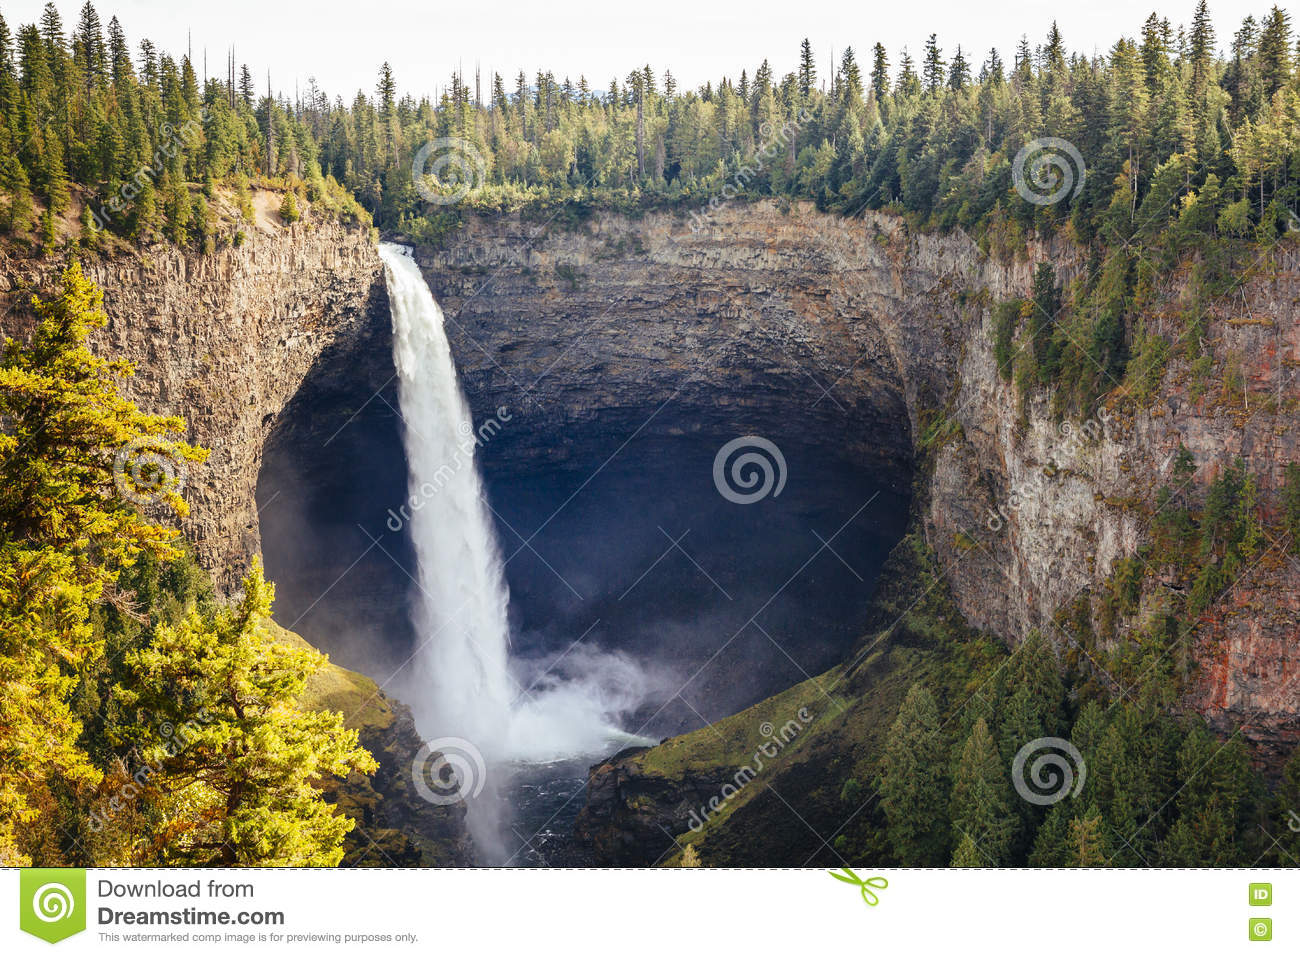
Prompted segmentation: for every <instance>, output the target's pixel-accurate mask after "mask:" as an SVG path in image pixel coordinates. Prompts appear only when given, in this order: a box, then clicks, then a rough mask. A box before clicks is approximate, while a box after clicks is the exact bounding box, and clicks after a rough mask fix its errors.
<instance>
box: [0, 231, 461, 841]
mask: <svg viewBox="0 0 1300 957" xmlns="http://www.w3.org/2000/svg"><path fill="white" fill-rule="evenodd" d="M62 267H63V263H62V262H58V261H55V260H52V259H45V258H41V259H27V258H18V257H14V256H11V255H9V254H8V252H7V251H6V250H4V249H3V248H2V247H0V310H2V312H0V315H3V318H2V319H0V331H3V332H4V333H5V334H7V335H21V334H22V333H23V332H24V331H25V329H26V328H27V327H28V326H29V324H30V322H31V319H32V317H31V315H30V310H28V309H27V308H26V305H27V302H28V301H29V298H30V294H31V292H32V291H47V290H52V289H54V288H56V287H57V281H58V274H59V273H60V271H61V270H62ZM83 268H84V269H85V272H86V274H87V276H88V277H89V278H90V279H92V280H93V281H94V282H95V283H96V284H98V285H99V286H100V288H101V289H103V291H104V306H105V312H106V313H107V314H108V317H109V325H108V327H107V328H105V329H103V330H100V331H99V332H97V333H96V341H95V342H94V343H93V345H94V346H95V347H96V348H97V349H99V350H101V351H102V352H104V353H107V354H111V355H114V356H119V357H122V358H126V359H128V360H130V361H131V362H132V363H134V365H135V370H136V371H135V375H134V376H133V377H132V378H131V379H129V380H127V382H126V383H125V385H124V387H123V391H124V392H125V393H126V394H128V395H129V396H130V397H131V398H132V399H133V400H134V401H135V402H136V403H137V404H138V405H139V406H140V407H141V408H143V409H145V410H147V411H150V412H155V413H162V414H176V415H181V416H183V417H184V418H185V420H186V422H187V424H188V427H189V432H188V435H187V438H188V439H189V441H191V442H193V443H196V444H199V445H202V446H205V447H207V448H209V449H211V450H212V454H211V455H210V457H209V458H208V461H207V462H206V463H205V464H204V465H202V466H197V467H194V468H193V469H191V470H190V471H189V473H188V475H187V481H186V486H185V489H184V497H185V499H186V501H187V502H188V503H189V505H190V514H189V516H188V518H187V519H185V520H184V521H183V522H182V530H183V532H184V533H185V536H186V537H187V538H188V539H189V540H190V541H191V542H192V543H193V545H194V548H195V551H196V553H197V555H198V557H199V559H200V561H202V562H203V564H204V565H205V566H207V567H208V569H209V570H210V571H212V573H213V576H214V578H215V579H216V581H217V584H218V587H221V588H224V589H226V590H230V589H232V588H233V587H235V586H237V584H238V582H239V580H240V578H241V577H242V575H243V573H244V572H245V571H246V570H247V567H248V564H249V562H250V560H251V559H252V557H253V556H254V555H256V554H258V553H259V552H260V551H261V538H260V527H259V510H258V505H257V502H256V501H255V494H254V493H255V490H256V487H257V482H258V475H259V470H260V468H261V465H262V461H263V453H264V446H265V445H266V444H267V443H268V441H269V439H270V437H271V436H272V434H273V432H274V431H275V430H276V427H277V425H278V424H279V419H280V417H281V415H282V413H283V412H284V410H285V409H286V408H287V407H288V406H289V405H290V404H291V402H292V400H293V399H294V398H295V397H296V396H298V395H299V393H300V392H303V391H306V392H307V393H309V394H311V389H304V383H305V382H310V383H311V384H312V386H311V387H312V388H314V389H318V390H319V389H325V388H328V387H329V380H330V379H333V378H337V377H339V376H347V375H352V376H355V377H356V378H357V379H358V381H359V382H360V383H361V384H360V385H358V386H357V388H358V389H359V390H360V389H363V388H365V387H366V386H367V384H368V383H369V381H370V378H375V379H377V380H378V383H379V384H380V386H382V377H381V371H376V368H377V367H378V368H379V369H380V370H382V369H383V368H385V367H386V369H387V372H386V373H383V374H390V373H391V371H392V359H391V351H390V350H391V346H390V340H389V335H388V333H389V316H388V300H387V294H386V292H385V290H384V284H383V274H382V267H381V263H380V261H379V258H378V255H377V254H376V251H375V248H374V245H373V244H372V243H371V241H370V236H369V232H368V230H361V231H358V230H350V229H345V228H343V227H342V226H340V225H338V224H337V223H334V222H330V221H325V222H322V221H319V220H315V219H313V217H311V216H310V214H308V215H307V216H306V217H305V218H304V219H303V220H302V221H300V222H299V223H298V224H296V225H295V226H293V227H292V228H290V229H283V230H276V231H274V232H272V231H267V230H263V229H259V228H251V229H249V231H248V237H247V241H246V242H244V243H243V244H242V245H240V246H238V247H227V248H225V249H222V250H219V251H218V252H216V253H214V254H212V255H208V256H202V257H196V256H194V255H191V254H186V253H184V252H181V251H179V250H177V249H176V248H175V247H172V246H170V245H166V244H162V245H158V246H154V247H151V248H150V249H148V250H147V251H145V252H144V253H143V254H142V255H140V256H139V257H138V258H137V257H135V256H131V257H115V258H108V259H91V260H89V261H87V262H85V263H84V264H83ZM340 357H344V358H343V359H342V360H340ZM348 357H360V358H359V359H357V358H348ZM322 370H323V371H322ZM366 370H370V372H371V373H372V375H371V376H370V377H369V378H368V377H367V375H366ZM343 418H346V413H345V415H344V416H343ZM341 420H342V419H341ZM341 420H340V421H341ZM302 421H305V422H307V423H308V424H309V423H310V421H311V412H310V410H308V412H307V413H306V414H305V415H304V416H302V417H300V423H299V424H300V426H301V423H302ZM267 504H268V506H269V503H267ZM277 617H282V616H281V615H277ZM290 620H292V619H290ZM300 630H301V631H302V632H303V634H304V635H306V636H307V637H308V638H311V639H313V640H314V641H315V642H316V643H317V644H318V645H319V644H320V643H321V638H322V636H321V635H318V634H316V633H314V632H312V631H311V630H309V629H307V628H301V629H300ZM277 634H280V635H281V637H282V638H283V640H287V641H290V642H297V641H300V640H301V639H299V638H297V636H295V635H291V634H289V633H288V632H282V631H279V630H277ZM308 698H309V702H310V704H311V705H312V706H316V707H321V708H329V709H331V710H337V711H341V712H342V713H343V714H344V717H345V719H346V720H347V721H348V725H349V727H355V728H357V729H358V730H359V733H360V736H361V741H362V744H363V745H364V746H365V747H366V748H367V749H369V750H370V751H371V753H372V754H374V755H375V757H376V759H377V760H378V761H379V765H380V766H379V769H378V770H377V771H376V772H375V774H374V775H372V776H371V777H369V778H366V777H364V776H361V775H355V776H353V778H351V779H349V780H348V781H347V782H339V783H336V784H332V785H331V786H330V788H329V791H328V793H327V796H328V798H329V799H330V800H331V801H333V802H335V803H336V804H338V805H339V806H340V807H341V808H342V809H343V810H344V811H345V812H346V813H348V814H349V815H350V816H352V817H353V818H354V819H355V820H356V821H357V828H356V829H355V830H354V831H353V832H352V834H351V835H350V836H349V838H348V845H347V857H346V858H345V863H346V864H353V865H379V866H384V865H391V864H394V863H396V864H402V865H425V866H432V865H444V864H468V863H471V862H472V860H473V850H472V848H471V847H470V844H469V838H468V833H467V831H466V829H465V826H464V807H463V805H450V806H434V805H431V804H428V803H427V802H425V801H423V800H421V799H420V797H419V796H418V795H417V794H415V793H414V786H413V785H412V782H411V762H412V760H413V759H414V757H415V755H416V753H417V752H418V751H419V749H420V747H421V744H422V740H421V738H420V736H419V734H418V732H417V730H416V728H415V725H414V722H413V721H412V719H411V715H410V711H409V710H408V709H407V708H406V706H405V705H403V704H401V703H400V702H398V701H395V700H393V699H391V698H389V697H387V696H386V695H385V694H384V693H383V692H382V691H381V690H380V689H379V688H378V687H377V686H376V685H375V683H374V682H373V681H372V680H371V679H369V678H366V677H365V676H363V675H360V674H357V673H355V672H350V671H346V670H344V669H343V668H340V667H338V666H337V665H336V664H331V665H329V666H328V667H327V668H326V669H325V671H323V672H322V673H321V674H320V675H318V676H317V677H316V678H314V679H313V681H312V683H311V685H310V687H309V692H308Z"/></svg>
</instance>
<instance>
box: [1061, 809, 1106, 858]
mask: <svg viewBox="0 0 1300 957" xmlns="http://www.w3.org/2000/svg"><path fill="white" fill-rule="evenodd" d="M1109 860H1110V852H1109V844H1108V842H1107V839H1106V825H1105V823H1104V822H1103V821H1102V819H1101V812H1100V811H1098V810H1097V808H1096V807H1090V808H1088V811H1087V813H1085V814H1084V815H1083V816H1082V817H1078V818H1075V819H1074V820H1072V821H1071V822H1070V836H1069V856H1068V861H1067V863H1068V864H1069V866H1070V867H1105V866H1106V865H1107V862H1108V861H1109Z"/></svg>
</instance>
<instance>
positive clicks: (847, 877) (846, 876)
mask: <svg viewBox="0 0 1300 957" xmlns="http://www.w3.org/2000/svg"><path fill="white" fill-rule="evenodd" d="M828 873H829V874H830V875H831V877H833V878H835V879H836V880H837V881H843V882H844V883H845V884H852V885H853V886H854V887H857V888H859V889H860V890H861V891H862V899H863V900H864V901H866V902H867V906H868V907H875V906H876V905H877V904H879V903H880V897H879V896H877V894H876V892H875V891H873V890H872V889H871V888H873V887H874V888H876V890H882V891H883V890H884V889H885V888H886V887H888V886H889V881H887V880H885V878H883V877H868V878H867V879H866V880H863V879H862V878H861V877H858V875H857V874H854V873H853V871H851V870H849V869H848V868H847V867H846V868H844V873H843V874H839V873H836V872H835V871H828Z"/></svg>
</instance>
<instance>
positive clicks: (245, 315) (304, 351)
mask: <svg viewBox="0 0 1300 957" xmlns="http://www.w3.org/2000/svg"><path fill="white" fill-rule="evenodd" d="M0 256H2V257H3V260H2V261H0V277H3V278H2V279H0V282H2V283H3V286H2V287H0V309H3V310H4V311H5V313H7V314H9V315H10V316H11V318H9V319H4V320H0V326H2V327H3V331H4V332H6V333H9V334H12V333H14V332H16V331H21V330H20V328H19V327H21V325H22V324H23V322H24V321H25V316H24V312H25V309H24V308H23V306H24V304H25V302H26V301H27V299H28V297H29V295H30V291H31V290H42V289H51V288H54V287H55V285H56V283H57V278H58V273H59V271H60V270H61V269H62V263H61V262H56V261H53V260H50V259H16V258H11V257H8V256H6V255H4V254H3V253H0ZM83 266H84V269H85V271H86V274H87V276H88V277H89V278H90V279H91V280H93V281H94V282H95V283H96V284H98V285H99V286H100V288H101V289H103V290H104V303H105V311H106V312H107V313H108V317H109V326H108V328H106V329H104V330H101V331H100V332H99V333H97V335H96V341H95V342H94V345H95V346H96V347H98V348H100V349H102V350H104V351H105V352H108V353H111V354H113V355H116V356H120V357H122V358H125V359H128V360H130V361H131V362H133V363H134V364H135V375H134V376H133V377H132V378H131V379H130V380H128V381H127V383H126V384H125V387H124V392H126V393H127V394H128V395H129V396H130V397H131V398H132V399H133V400H135V401H136V402H137V404H139V405H140V406H141V407H142V408H144V409H146V410H148V411H150V412H155V413H159V414H175V415H181V416H183V417H184V418H185V419H186V422H187V423H188V426H189V434H188V438H189V440H190V441H192V442H195V443H197V444H199V445H203V446H206V447H207V448H209V449H211V450H212V454H211V455H210V456H209V458H208V461H207V462H206V463H205V464H204V465H202V466H198V467H195V468H194V469H192V470H190V473H189V475H188V477H187V482H186V489H185V492H184V494H185V499H186V501H187V502H188V503H189V505H190V515H189V517H188V518H187V519H185V521H184V522H183V524H182V529H183V531H184V533H185V535H186V537H187V538H188V539H189V540H190V541H191V542H193V544H194V546H195V549H196V552H197V554H198V556H199V559H200V561H202V562H203V564H204V565H205V566H207V567H208V568H209V570H211V571H212V572H213V575H214V577H215V578H216V580H217V584H218V587H221V588H223V589H229V588H231V587H233V586H234V585H235V584H237V583H238V581H239V579H240V578H241V577H242V574H243V572H244V570H245V569H246V568H247V566H248V562H249V560H250V559H251V558H252V556H253V555H255V554H257V552H258V551H259V549H260V538H259V531H258V515H257V506H256V504H255V501H254V489H255V487H256V483H257V475H258V469H259V466H260V463H261V458H262V447H263V444H264V442H265V440H266V438H267V436H268V435H269V434H270V432H271V429H272V427H273V425H274V423H275V420H276V417H277V416H278V415H279V414H280V412H281V410H282V409H283V408H284V407H285V405H287V404H288V402H289V400H290V399H292V398H293V396H294V395H295V393H296V392H297V391H298V389H299V387H300V386H301V384H302V382H303V380H304V379H305V378H306V377H307V375H308V373H309V371H310V370H311V369H312V367H313V365H315V364H316V363H317V362H318V360H320V358H321V356H322V355H323V354H325V353H327V352H328V351H329V350H331V349H340V348H342V349H346V348H348V347H349V344H350V343H352V342H354V341H356V340H358V339H360V338H362V337H363V336H364V335H365V333H366V332H367V330H368V329H369V328H371V327H372V325H373V324H375V323H378V324H380V326H381V328H385V327H386V323H387V298H386V295H385V293H384V286H383V276H382V272H381V266H380V262H379V258H378V256H377V255H376V253H375V249H374V246H373V245H372V243H371V242H370V238H369V234H368V232H367V231H364V230H362V231H358V230H349V229H345V228H344V227H342V226H340V225H338V224H337V223H334V222H321V221H318V220H312V219H310V218H306V219H304V220H303V221H301V222H300V223H298V224H296V225H294V226H293V227H291V228H289V229H286V230H282V231H280V232H279V233H276V234H269V233H266V232H263V231H262V230H259V229H250V230H249V231H248V236H247V240H246V241H245V242H244V243H243V244H242V245H241V246H238V247H227V248H224V249H222V250H219V251H217V252H216V253H214V254H213V255H210V256H195V255H193V254H189V253H186V252H183V251H180V250H178V249H176V248H175V247H172V246H170V245H167V244H159V245H156V246H153V247H150V248H149V249H148V250H147V251H146V252H144V253H143V254H142V255H140V256H139V257H135V256H131V257H116V258H110V259H89V260H88V261H86V262H85V263H84V264H83ZM15 307H17V308H15Z"/></svg>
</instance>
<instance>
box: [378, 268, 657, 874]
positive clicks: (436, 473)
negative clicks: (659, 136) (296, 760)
mask: <svg viewBox="0 0 1300 957" xmlns="http://www.w3.org/2000/svg"><path fill="white" fill-rule="evenodd" d="M379 255H380V257H381V258H382V259H383V261H384V266H385V275H386V278H387V283H388V298H389V302H390V303H391V308H392V318H393V361H394V363H395V365H396V367H397V376H398V399H399V402H400V405H401V415H402V421H403V433H404V443H405V446H406V458H407V466H408V470H409V483H408V484H409V493H410V495H409V499H408V501H407V503H406V504H405V506H404V507H403V510H402V511H401V512H399V513H390V514H397V515H399V516H400V518H401V520H402V521H403V522H404V525H405V528H406V530H407V531H408V532H409V535H410V538H411V542H412V543H413V545H414V548H415V556H416V560H417V562H418V563H419V571H418V579H419V582H418V584H419V589H418V594H417V596H416V600H415V607H414V611H413V616H414V622H413V623H414V625H415V633H416V641H417V647H416V650H415V653H414V655H413V656H412V659H411V661H410V663H409V665H408V666H407V668H406V669H404V670H403V673H402V676H401V681H400V686H401V687H400V690H401V694H402V697H403V698H404V699H405V700H406V701H407V702H408V703H409V704H410V705H411V708H412V711H413V712H414V714H415V718H416V722H417V724H418V725H419V728H420V731H421V732H422V733H423V734H425V735H426V736H428V737H430V738H431V739H432V741H431V745H435V743H436V746H435V747H434V751H436V752H437V753H439V754H441V755H443V758H442V761H441V763H440V765H439V769H435V774H434V776H435V777H438V776H439V775H441V774H442V771H441V770H440V769H441V768H445V767H449V768H450V769H451V770H452V771H454V773H455V776H456V778H458V779H459V781H458V785H457V786H456V787H455V788H454V792H455V793H454V795H453V796H454V797H455V798H460V797H463V798H464V799H465V801H466V804H467V807H468V815H467V820H468V823H469V828H470V834H471V836H472V837H473V839H474V842H475V844H476V846H477V847H478V849H479V852H480V855H481V856H483V857H484V858H485V859H487V860H489V861H491V860H493V859H497V860H499V859H500V858H501V857H503V856H504V855H503V853H502V848H503V847H504V843H503V837H502V835H503V830H504V818H505V813H506V809H505V805H504V801H503V798H502V792H503V782H502V778H503V777H504V775H505V769H504V766H505V764H506V762H512V761H513V762H547V761H553V760H559V759H562V758H568V757H575V756H584V755H595V754H600V753H603V752H607V751H609V750H617V748H619V747H624V746H626V745H627V744H630V743H637V744H649V743H653V742H651V741H649V740H648V739H645V738H640V737H636V736H634V735H629V734H626V733H625V732H623V731H621V730H619V728H618V727H617V724H616V722H617V720H618V719H619V717H620V716H622V715H624V714H627V713H630V712H631V711H632V710H633V709H635V708H636V707H637V706H638V705H639V704H640V703H641V702H642V701H643V700H645V698H646V696H647V694H648V693H649V692H650V691H651V690H652V682H651V681H650V680H649V679H648V678H647V677H646V675H645V673H644V672H643V671H642V669H641V668H640V667H639V666H638V665H636V664H635V663H634V662H632V661H631V660H629V659H628V658H626V657H625V656H623V655H619V654H610V653H606V652H602V651H600V650H599V649H598V648H592V647H586V646H583V647H576V643H575V647H573V648H570V649H569V651H567V652H566V654H565V655H564V656H562V657H564V658H565V660H564V663H563V667H556V666H555V665H554V664H551V665H541V664H539V663H537V662H531V663H530V662H513V663H512V662H511V659H510V654H509V647H510V637H509V636H510V632H509V618H508V615H507V606H508V603H509V594H508V592H507V589H506V584H505V574H504V569H503V566H502V560H501V551H500V548H499V547H498V545H497V542H496V536H495V532H494V526H493V523H492V515H491V512H490V510H489V509H488V506H487V500H486V498H485V496H484V490H483V482H482V479H481V478H480V476H479V471H478V466H477V464H476V462H475V456H474V452H475V450H476V448H477V441H476V439H477V435H476V433H475V430H474V424H473V421H472V419H471V417H470V413H469V405H468V403H467V402H466V400H465V396H464V394H463V393H462V392H461V389H460V384H459V381H458V379H457V376H456V366H455V363H454V361H453V360H452V356H451V348H450V346H449V344H448V342H447V335H446V332H445V331H444V329H443V316H442V310H441V309H440V308H439V307H438V304H437V302H436V301H435V300H434V298H433V294H432V293H431V292H430V291H429V287H428V285H427V284H426V283H425V281H424V277H423V275H421V273H420V270H419V267H418V266H417V265H416V263H415V260H414V258H412V255H411V250H410V249H409V248H408V247H406V246H399V245H396V244H394V243H381V244H380V246H379ZM391 527H392V526H391V525H390V528H391ZM512 664H513V665H515V666H518V668H519V669H520V670H522V671H524V672H525V674H524V676H523V680H522V681H519V680H516V679H515V678H514V677H512V671H511V668H512ZM529 670H531V671H533V672H534V674H533V676H532V677H531V678H530V677H529V675H528V674H527V673H526V672H527V671H529ZM423 753H424V752H422V754H423ZM417 763H418V762H417ZM414 770H416V773H419V769H414ZM443 783H447V782H446V780H445V778H444V780H443ZM421 786H427V785H426V782H422V781H417V788H420V787H421ZM421 793H425V794H426V797H429V794H428V793H427V792H424V791H422V792H421ZM438 797H439V796H438V795H433V796H432V798H431V799H435V800H436V799H438Z"/></svg>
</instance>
